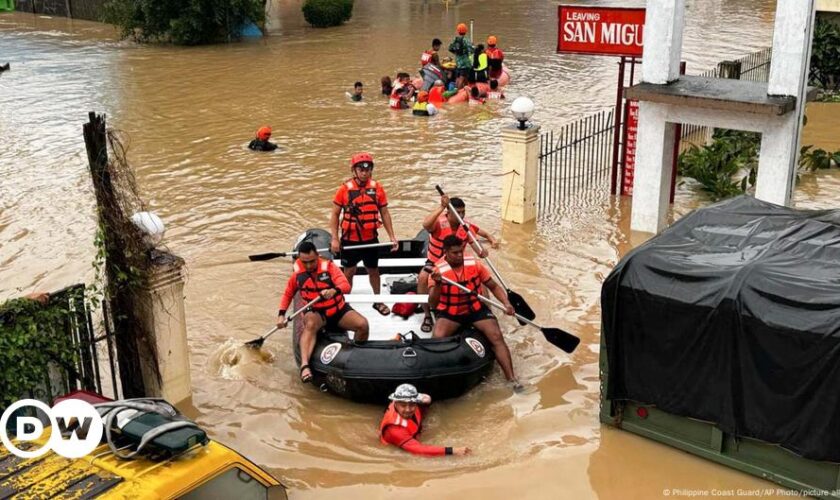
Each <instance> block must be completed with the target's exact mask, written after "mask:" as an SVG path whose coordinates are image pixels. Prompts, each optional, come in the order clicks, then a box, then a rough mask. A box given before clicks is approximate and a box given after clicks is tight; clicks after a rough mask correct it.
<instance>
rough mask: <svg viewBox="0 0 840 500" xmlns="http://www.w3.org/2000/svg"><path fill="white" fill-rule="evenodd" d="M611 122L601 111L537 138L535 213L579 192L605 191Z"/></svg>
mask: <svg viewBox="0 0 840 500" xmlns="http://www.w3.org/2000/svg"><path fill="white" fill-rule="evenodd" d="M614 119H615V112H614V110H612V109H609V110H604V111H601V112H600V113H596V114H594V115H591V116H587V117H586V118H583V119H582V120H578V121H576V122H572V123H569V124H568V125H565V126H563V127H561V128H560V130H558V131H549V132H546V133H544V134H541V135H540V156H539V176H538V186H539V188H538V203H537V205H538V209H539V210H543V209H545V208H547V207H548V206H550V205H553V204H556V203H558V202H559V201H561V200H563V199H565V198H568V197H569V196H570V195H572V194H574V193H576V192H579V191H585V192H590V193H591V192H597V191H603V189H602V188H603V187H604V186H606V192H609V178H610V158H611V155H612V148H613V126H614V124H615V122H614ZM605 181H606V182H605Z"/></svg>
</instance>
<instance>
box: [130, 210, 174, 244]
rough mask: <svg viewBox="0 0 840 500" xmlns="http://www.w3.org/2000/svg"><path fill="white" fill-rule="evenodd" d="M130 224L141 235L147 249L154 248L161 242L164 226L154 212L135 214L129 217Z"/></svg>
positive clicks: (164, 230)
mask: <svg viewBox="0 0 840 500" xmlns="http://www.w3.org/2000/svg"><path fill="white" fill-rule="evenodd" d="M131 222H133V223H134V225H135V226H137V228H138V229H140V231H141V232H142V233H143V241H144V242H145V243H146V245H148V246H149V247H152V248H154V247H156V246H157V245H158V244H160V242H161V241H162V240H163V234H164V233H165V232H166V226H164V225H163V221H162V220H160V217H158V216H157V214H155V213H154V212H137V213H136V214H134V215H132V216H131Z"/></svg>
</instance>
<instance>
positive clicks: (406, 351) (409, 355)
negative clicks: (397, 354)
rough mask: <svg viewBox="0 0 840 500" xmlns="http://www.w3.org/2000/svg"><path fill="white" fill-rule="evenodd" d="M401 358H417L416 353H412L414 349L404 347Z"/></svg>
mask: <svg viewBox="0 0 840 500" xmlns="http://www.w3.org/2000/svg"><path fill="white" fill-rule="evenodd" d="M402 356H403V357H404V358H416V357H417V353H416V352H415V351H414V349H412V348H411V347H406V348H405V349H404V350H403V353H402Z"/></svg>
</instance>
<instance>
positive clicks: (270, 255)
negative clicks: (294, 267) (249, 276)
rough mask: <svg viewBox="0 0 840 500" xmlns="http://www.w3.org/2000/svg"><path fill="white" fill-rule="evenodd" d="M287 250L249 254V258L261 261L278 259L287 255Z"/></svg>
mask: <svg viewBox="0 0 840 500" xmlns="http://www.w3.org/2000/svg"><path fill="white" fill-rule="evenodd" d="M285 256H286V252H280V253H276V252H275V253H258V254H257V255H249V256H248V260H250V261H252V262H256V261H260V260H271V259H276V258H277V257H285Z"/></svg>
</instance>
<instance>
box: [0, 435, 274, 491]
mask: <svg viewBox="0 0 840 500" xmlns="http://www.w3.org/2000/svg"><path fill="white" fill-rule="evenodd" d="M47 439H49V432H44V435H42V436H41V438H39V439H38V440H36V441H34V442H27V443H15V445H16V446H18V447H19V448H20V449H23V450H26V449H34V448H36V447H37V446H40V445H41V444H42V443H44V442H46V440H47ZM35 443H37V445H36V444H35ZM234 466H237V467H239V468H240V469H242V470H245V471H247V472H249V473H250V475H251V476H253V477H254V478H256V479H257V480H259V481H260V482H261V483H262V484H263V485H265V486H275V485H279V484H280V483H279V482H278V481H277V480H276V479H274V478H273V477H272V476H271V475H269V474H268V473H266V472H265V471H263V470H262V469H260V468H259V467H257V466H256V465H254V464H253V463H251V462H250V461H249V460H247V459H245V458H244V457H243V456H241V455H240V454H238V453H236V452H235V451H233V450H231V449H230V448H228V447H226V446H224V445H222V444H220V443H217V442H215V441H210V442H209V443H208V444H207V445H206V446H198V447H196V448H193V449H192V450H189V451H187V452H186V453H184V454H182V455H180V456H178V457H175V458H171V459H167V460H161V461H159V462H153V461H150V460H147V459H144V458H139V459H136V460H122V459H119V458H117V457H115V456H114V454H113V453H112V452H111V450H110V449H109V448H108V445H101V446H99V447H98V448H97V449H96V450H94V452H93V453H91V454H90V455H87V456H85V457H82V458H79V459H68V458H64V457H62V456H59V455H57V454H55V453H54V452H52V451H49V452H47V453H45V454H44V455H42V456H40V457H38V458H31V459H24V458H20V457H17V456H15V455H12V454H11V453H10V452H9V451H8V450H7V449H6V448H5V447H4V446H2V445H0V498H7V497H8V496H11V495H15V494H20V495H22V496H24V497H35V496H38V497H40V496H52V495H61V497H62V498H94V497H100V496H101V497H103V498H123V497H127V496H128V497H132V498H149V499H152V498H173V497H177V496H179V495H183V494H185V493H187V492H188V491H190V490H192V489H193V488H195V487H196V486H199V485H200V484H202V483H204V482H205V481H206V480H208V479H210V478H212V477H215V476H216V475H217V474H218V473H220V472H222V471H225V470H227V469H230V468H232V467H234Z"/></svg>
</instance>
